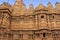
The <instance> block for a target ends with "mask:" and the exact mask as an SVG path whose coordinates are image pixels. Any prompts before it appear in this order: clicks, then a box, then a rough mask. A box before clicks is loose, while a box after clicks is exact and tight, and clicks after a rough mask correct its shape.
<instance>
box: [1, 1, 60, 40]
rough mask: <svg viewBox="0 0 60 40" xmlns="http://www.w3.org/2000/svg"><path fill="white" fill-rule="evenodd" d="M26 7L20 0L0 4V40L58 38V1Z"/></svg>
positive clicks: (59, 18)
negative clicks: (53, 3) (11, 3)
mask: <svg viewBox="0 0 60 40" xmlns="http://www.w3.org/2000/svg"><path fill="white" fill-rule="evenodd" d="M55 5H56V6H55V8H54V7H53V5H52V4H51V3H50V2H48V4H47V7H46V6H44V5H43V4H42V3H40V4H39V5H38V6H37V7H36V8H34V6H33V4H32V3H31V4H30V6H29V8H28V9H27V8H26V6H25V4H24V3H23V1H22V0H16V2H15V4H14V5H13V6H11V5H10V4H8V3H5V2H4V3H3V4H1V5H0V40H60V3H59V2H56V4H55Z"/></svg>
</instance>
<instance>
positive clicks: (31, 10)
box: [27, 4, 34, 15]
mask: <svg viewBox="0 0 60 40" xmlns="http://www.w3.org/2000/svg"><path fill="white" fill-rule="evenodd" d="M27 14H28V15H33V14H34V6H33V4H30V6H29V8H28V10H27Z"/></svg>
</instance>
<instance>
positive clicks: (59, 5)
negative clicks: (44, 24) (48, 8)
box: [55, 2, 60, 13]
mask: <svg viewBox="0 0 60 40" xmlns="http://www.w3.org/2000/svg"><path fill="white" fill-rule="evenodd" d="M55 11H56V12H57V13H60V3H59V2H56V8H55Z"/></svg>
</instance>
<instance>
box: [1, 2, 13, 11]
mask: <svg viewBox="0 0 60 40" xmlns="http://www.w3.org/2000/svg"><path fill="white" fill-rule="evenodd" d="M0 9H9V10H10V11H11V12H12V7H11V5H10V4H8V3H6V2H4V3H3V4H1V5H0Z"/></svg>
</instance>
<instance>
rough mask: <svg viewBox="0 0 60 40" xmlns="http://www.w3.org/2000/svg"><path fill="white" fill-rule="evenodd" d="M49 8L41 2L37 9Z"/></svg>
mask: <svg viewBox="0 0 60 40" xmlns="http://www.w3.org/2000/svg"><path fill="white" fill-rule="evenodd" d="M46 9H47V8H46V7H45V6H44V5H43V4H42V3H40V4H39V5H38V6H37V7H36V10H46Z"/></svg>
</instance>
